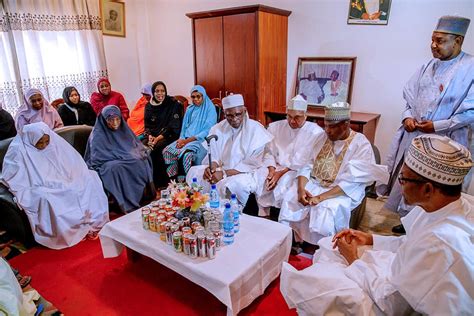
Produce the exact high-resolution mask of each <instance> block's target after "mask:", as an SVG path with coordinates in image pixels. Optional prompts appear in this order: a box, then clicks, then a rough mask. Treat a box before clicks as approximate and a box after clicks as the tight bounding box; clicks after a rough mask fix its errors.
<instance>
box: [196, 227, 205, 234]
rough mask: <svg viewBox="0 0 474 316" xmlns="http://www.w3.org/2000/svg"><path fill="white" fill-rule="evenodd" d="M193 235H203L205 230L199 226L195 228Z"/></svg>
mask: <svg viewBox="0 0 474 316" xmlns="http://www.w3.org/2000/svg"><path fill="white" fill-rule="evenodd" d="M194 233H195V234H205V233H206V230H205V229H204V227H202V226H199V227H197V228H196V230H195V231H194Z"/></svg>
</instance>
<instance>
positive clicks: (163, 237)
mask: <svg viewBox="0 0 474 316" xmlns="http://www.w3.org/2000/svg"><path fill="white" fill-rule="evenodd" d="M166 223H167V222H161V223H160V226H159V228H160V239H161V241H166Z"/></svg>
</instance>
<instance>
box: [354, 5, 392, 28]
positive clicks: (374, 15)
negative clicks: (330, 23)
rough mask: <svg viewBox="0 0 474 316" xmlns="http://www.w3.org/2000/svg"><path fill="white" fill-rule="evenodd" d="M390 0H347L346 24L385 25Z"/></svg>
mask: <svg viewBox="0 0 474 316" xmlns="http://www.w3.org/2000/svg"><path fill="white" fill-rule="evenodd" d="M391 2H392V0H349V16H348V18H347V24H374V25H387V24H388V16H389V14H390V5H391Z"/></svg>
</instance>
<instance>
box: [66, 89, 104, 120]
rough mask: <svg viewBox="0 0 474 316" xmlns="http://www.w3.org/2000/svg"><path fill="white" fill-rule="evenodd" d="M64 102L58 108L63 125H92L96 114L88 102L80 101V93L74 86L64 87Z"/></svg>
mask: <svg viewBox="0 0 474 316" xmlns="http://www.w3.org/2000/svg"><path fill="white" fill-rule="evenodd" d="M63 100H64V103H63V104H61V106H60V107H59V108H58V113H59V116H61V119H62V120H63V123H64V126H68V125H89V126H94V124H95V119H96V117H97V115H96V114H95V112H94V110H93V109H92V106H91V104H90V103H89V102H84V101H81V95H80V94H79V92H78V91H77V89H76V88H74V87H66V88H64V91H63Z"/></svg>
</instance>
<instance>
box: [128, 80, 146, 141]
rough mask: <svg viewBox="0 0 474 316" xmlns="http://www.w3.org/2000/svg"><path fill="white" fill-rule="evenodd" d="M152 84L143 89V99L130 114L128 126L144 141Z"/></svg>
mask: <svg viewBox="0 0 474 316" xmlns="http://www.w3.org/2000/svg"><path fill="white" fill-rule="evenodd" d="M151 94H152V93H151V83H147V84H145V85H144V86H143V88H142V97H141V98H140V99H138V101H137V104H135V107H134V108H133V110H132V111H131V112H130V117H129V118H128V121H127V124H128V126H129V127H130V129H131V130H132V132H133V133H134V134H135V135H136V136H137V137H138V139H140V140H143V138H144V135H143V134H144V132H145V106H146V105H147V103H148V102H150V99H151Z"/></svg>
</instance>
